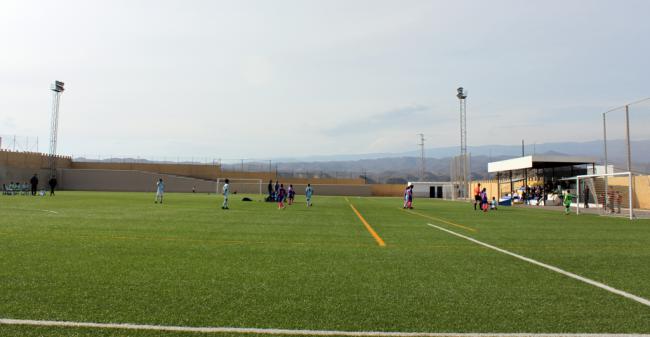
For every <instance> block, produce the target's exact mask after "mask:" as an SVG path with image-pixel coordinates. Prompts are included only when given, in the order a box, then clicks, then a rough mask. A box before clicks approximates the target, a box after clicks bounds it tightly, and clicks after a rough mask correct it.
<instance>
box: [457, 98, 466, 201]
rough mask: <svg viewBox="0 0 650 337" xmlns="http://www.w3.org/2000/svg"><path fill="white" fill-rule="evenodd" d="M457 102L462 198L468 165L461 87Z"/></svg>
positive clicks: (464, 112)
mask: <svg viewBox="0 0 650 337" xmlns="http://www.w3.org/2000/svg"><path fill="white" fill-rule="evenodd" d="M456 91H457V94H456V97H457V98H458V102H459V104H460V106H459V110H460V161H461V162H460V171H461V174H462V177H461V181H460V184H461V186H462V187H463V196H466V195H467V193H468V192H467V191H468V185H467V184H468V182H469V178H468V176H469V167H468V166H469V165H468V164H469V163H468V161H469V160H468V158H467V104H466V98H467V91H465V90H464V89H463V87H459V88H458V89H456Z"/></svg>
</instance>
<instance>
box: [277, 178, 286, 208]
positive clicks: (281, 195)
mask: <svg viewBox="0 0 650 337" xmlns="http://www.w3.org/2000/svg"><path fill="white" fill-rule="evenodd" d="M286 197H287V190H285V189H284V185H283V184H280V189H279V190H278V209H284V208H285V206H284V199H285V198H286Z"/></svg>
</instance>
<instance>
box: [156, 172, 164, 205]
mask: <svg viewBox="0 0 650 337" xmlns="http://www.w3.org/2000/svg"><path fill="white" fill-rule="evenodd" d="M163 193H165V183H163V180H162V178H160V179H158V182H157V183H156V199H155V200H154V201H153V203H154V204H157V203H158V202H160V203H161V204H162V203H163Z"/></svg>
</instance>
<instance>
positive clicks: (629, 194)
mask: <svg viewBox="0 0 650 337" xmlns="http://www.w3.org/2000/svg"><path fill="white" fill-rule="evenodd" d="M627 188H628V191H627V193H628V197H627V199H628V200H629V202H628V203H629V207H630V220H633V219H634V209H633V208H632V207H633V206H634V203H633V200H632V199H633V198H634V195H633V194H632V193H633V190H632V172H628V187H627Z"/></svg>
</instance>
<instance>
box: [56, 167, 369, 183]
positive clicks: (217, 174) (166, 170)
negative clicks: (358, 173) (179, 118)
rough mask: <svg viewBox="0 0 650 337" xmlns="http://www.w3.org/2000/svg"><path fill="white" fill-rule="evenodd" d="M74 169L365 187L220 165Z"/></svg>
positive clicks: (358, 179) (357, 181)
mask: <svg viewBox="0 0 650 337" xmlns="http://www.w3.org/2000/svg"><path fill="white" fill-rule="evenodd" d="M66 168H72V169H83V170H128V171H145V172H154V173H162V174H171V175H176V176H185V177H192V178H199V179H207V180H217V179H218V178H222V179H223V178H229V179H262V181H264V182H266V183H267V184H268V181H269V180H273V181H274V182H275V180H276V179H280V181H281V182H282V183H287V184H307V183H310V182H313V181H315V180H317V181H318V183H320V184H332V185H334V184H343V185H363V184H365V181H364V180H363V179H361V178H355V179H335V178H324V179H299V178H297V179H296V178H281V177H280V178H277V177H276V175H275V173H274V172H237V171H222V170H221V167H220V166H219V165H202V164H201V165H195V164H171V163H170V164H155V163H109V162H72V164H71V166H70V167H66Z"/></svg>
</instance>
